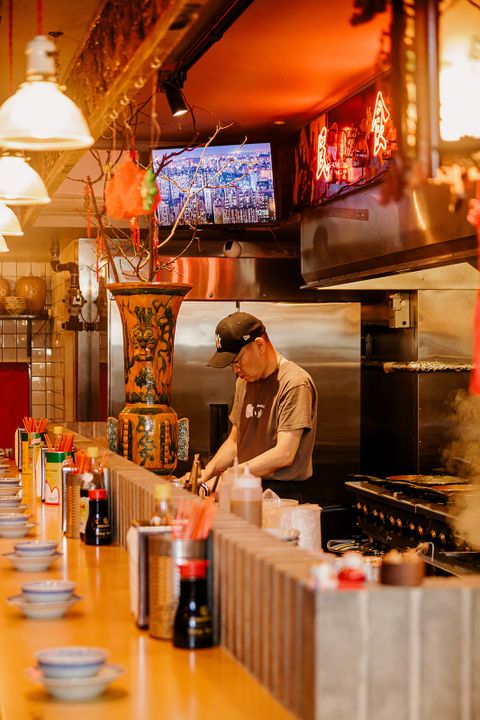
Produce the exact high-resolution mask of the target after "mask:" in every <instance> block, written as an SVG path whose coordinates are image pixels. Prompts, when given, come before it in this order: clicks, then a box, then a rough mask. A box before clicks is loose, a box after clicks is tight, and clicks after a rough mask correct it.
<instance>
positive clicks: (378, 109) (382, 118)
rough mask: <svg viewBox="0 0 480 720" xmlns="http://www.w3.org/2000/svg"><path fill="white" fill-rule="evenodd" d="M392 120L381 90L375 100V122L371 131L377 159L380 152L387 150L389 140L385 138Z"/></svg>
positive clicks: (373, 121)
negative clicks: (387, 126)
mask: <svg viewBox="0 0 480 720" xmlns="http://www.w3.org/2000/svg"><path fill="white" fill-rule="evenodd" d="M389 119H390V113H389V112H388V109H387V106H386V105H385V100H384V99H383V95H382V93H381V91H380V90H379V91H378V93H377V99H376V100H375V110H374V111H373V120H372V126H371V131H372V132H373V136H374V137H373V154H374V155H375V157H376V156H377V155H378V153H379V152H380V150H386V149H387V138H386V137H385V126H386V124H387V122H388V120H389Z"/></svg>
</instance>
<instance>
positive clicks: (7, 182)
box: [0, 150, 50, 205]
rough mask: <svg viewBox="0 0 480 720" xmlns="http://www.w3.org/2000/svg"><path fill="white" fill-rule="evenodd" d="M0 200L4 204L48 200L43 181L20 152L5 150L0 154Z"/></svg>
mask: <svg viewBox="0 0 480 720" xmlns="http://www.w3.org/2000/svg"><path fill="white" fill-rule="evenodd" d="M0 202H4V203H5V204H6V205H46V204H47V203H49V202H50V198H49V196H48V192H47V188H46V187H45V183H44V182H43V180H42V178H41V177H40V175H39V174H38V173H37V172H36V171H35V170H34V169H33V168H32V167H31V166H30V165H29V164H28V162H27V161H26V159H25V158H24V157H23V154H22V153H20V152H11V151H8V150H6V151H5V152H4V153H3V154H2V155H0Z"/></svg>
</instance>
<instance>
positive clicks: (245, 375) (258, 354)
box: [232, 338, 265, 382]
mask: <svg viewBox="0 0 480 720" xmlns="http://www.w3.org/2000/svg"><path fill="white" fill-rule="evenodd" d="M264 345H265V343H264V341H263V340H262V338H257V339H256V340H254V341H253V342H251V343H248V345H245V347H243V348H242V349H241V350H240V352H239V353H238V355H237V357H236V358H235V360H234V361H233V362H232V370H233V372H234V373H235V375H236V376H237V377H239V378H241V379H242V380H246V382H255V380H259V379H260V378H261V377H262V373H263V370H264V357H265V353H264V349H265V348H264Z"/></svg>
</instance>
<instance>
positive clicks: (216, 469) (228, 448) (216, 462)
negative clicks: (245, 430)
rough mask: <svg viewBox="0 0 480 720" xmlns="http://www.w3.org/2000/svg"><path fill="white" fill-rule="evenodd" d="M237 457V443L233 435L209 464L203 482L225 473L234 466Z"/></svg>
mask: <svg viewBox="0 0 480 720" xmlns="http://www.w3.org/2000/svg"><path fill="white" fill-rule="evenodd" d="M236 455H237V442H236V439H235V438H234V437H232V434H230V435H229V436H228V438H227V439H226V440H225V442H224V443H223V445H221V446H220V447H219V448H218V450H217V452H216V453H215V455H214V456H213V458H212V459H211V460H210V461H209V462H208V463H207V465H206V466H205V469H204V470H203V472H202V481H203V482H206V481H207V480H210V479H211V478H212V477H215V475H218V474H219V473H221V472H223V471H224V470H226V469H227V468H229V467H231V466H232V465H233V461H234V459H235V457H236Z"/></svg>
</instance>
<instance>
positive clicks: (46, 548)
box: [13, 540, 58, 555]
mask: <svg viewBox="0 0 480 720" xmlns="http://www.w3.org/2000/svg"><path fill="white" fill-rule="evenodd" d="M57 545H58V543H57V541H56V540H22V541H21V542H18V543H14V545H13V547H14V548H15V552H16V553H17V555H53V554H54V552H55V551H56V549H57Z"/></svg>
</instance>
